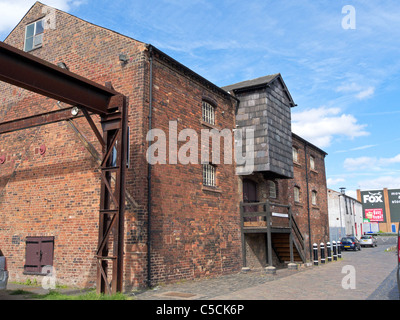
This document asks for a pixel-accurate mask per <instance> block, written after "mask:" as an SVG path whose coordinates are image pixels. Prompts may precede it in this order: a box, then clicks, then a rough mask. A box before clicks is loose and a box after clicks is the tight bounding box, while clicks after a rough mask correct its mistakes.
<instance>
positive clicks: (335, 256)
mask: <svg viewBox="0 0 400 320" xmlns="http://www.w3.org/2000/svg"><path fill="white" fill-rule="evenodd" d="M332 245H333V260H334V261H337V253H336V252H337V251H336V250H337V247H336V241H332Z"/></svg>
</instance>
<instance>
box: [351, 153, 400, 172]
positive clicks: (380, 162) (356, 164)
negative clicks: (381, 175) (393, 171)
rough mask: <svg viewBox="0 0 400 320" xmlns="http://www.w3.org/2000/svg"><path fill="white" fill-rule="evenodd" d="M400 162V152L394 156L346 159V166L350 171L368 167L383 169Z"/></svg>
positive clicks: (374, 169) (375, 169)
mask: <svg viewBox="0 0 400 320" xmlns="http://www.w3.org/2000/svg"><path fill="white" fill-rule="evenodd" d="M396 163H400V154H398V155H396V156H394V157H392V158H375V157H359V158H347V159H345V160H344V168H345V169H346V170H348V171H356V170H362V169H368V170H370V171H381V170H384V169H386V167H388V166H390V165H393V164H396Z"/></svg>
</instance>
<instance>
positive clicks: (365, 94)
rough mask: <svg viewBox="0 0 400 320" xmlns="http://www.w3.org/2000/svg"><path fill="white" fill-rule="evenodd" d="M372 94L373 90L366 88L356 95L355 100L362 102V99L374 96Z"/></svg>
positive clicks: (372, 88)
mask: <svg viewBox="0 0 400 320" xmlns="http://www.w3.org/2000/svg"><path fill="white" fill-rule="evenodd" d="M374 93H375V88H374V87H368V88H367V89H365V90H363V91H361V92H359V93H358V94H356V98H357V99H359V100H364V99H367V98H370V97H372V96H373V95H374Z"/></svg>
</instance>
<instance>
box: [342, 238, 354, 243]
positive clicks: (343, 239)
mask: <svg viewBox="0 0 400 320" xmlns="http://www.w3.org/2000/svg"><path fill="white" fill-rule="evenodd" d="M342 242H353V239H351V238H342Z"/></svg>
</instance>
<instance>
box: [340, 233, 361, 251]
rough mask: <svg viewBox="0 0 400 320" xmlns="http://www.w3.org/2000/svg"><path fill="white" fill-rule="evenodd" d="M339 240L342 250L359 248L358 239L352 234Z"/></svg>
mask: <svg viewBox="0 0 400 320" xmlns="http://www.w3.org/2000/svg"><path fill="white" fill-rule="evenodd" d="M340 242H341V249H342V250H354V251H356V250H361V244H360V241H359V240H358V239H357V238H356V237H354V236H347V237H343V238H342V239H341V240H340Z"/></svg>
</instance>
